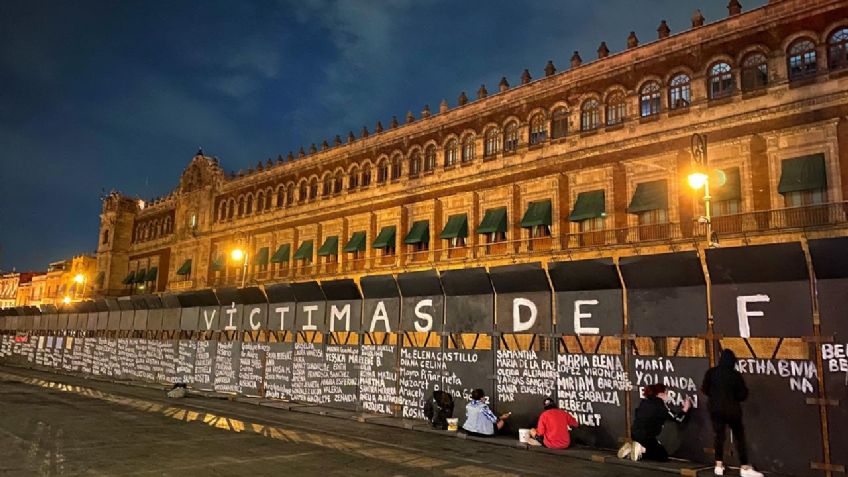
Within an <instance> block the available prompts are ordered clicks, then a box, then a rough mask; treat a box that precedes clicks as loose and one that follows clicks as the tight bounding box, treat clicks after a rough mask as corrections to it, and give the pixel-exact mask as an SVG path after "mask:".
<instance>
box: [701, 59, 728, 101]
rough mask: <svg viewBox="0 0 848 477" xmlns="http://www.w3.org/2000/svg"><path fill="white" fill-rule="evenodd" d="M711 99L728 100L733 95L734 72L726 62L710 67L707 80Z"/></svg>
mask: <svg viewBox="0 0 848 477" xmlns="http://www.w3.org/2000/svg"><path fill="white" fill-rule="evenodd" d="M707 87H708V91H709V93H710V99H719V98H726V97H728V96H730V95H731V94H732V93H733V70H732V69H731V68H730V65H729V64H727V63H724V62H721V63H716V64H714V65H712V66H711V67H710V73H709V76H708V78H707Z"/></svg>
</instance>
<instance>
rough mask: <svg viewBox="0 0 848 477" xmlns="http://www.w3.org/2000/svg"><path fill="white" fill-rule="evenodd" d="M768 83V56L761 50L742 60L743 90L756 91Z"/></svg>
mask: <svg viewBox="0 0 848 477" xmlns="http://www.w3.org/2000/svg"><path fill="white" fill-rule="evenodd" d="M767 85H768V58H766V55H764V54H762V53H760V52H759V51H757V52H754V53H751V54H749V55H748V56H746V57H745V59H744V60H742V91H754V90H757V89H760V88H765V87H766V86H767Z"/></svg>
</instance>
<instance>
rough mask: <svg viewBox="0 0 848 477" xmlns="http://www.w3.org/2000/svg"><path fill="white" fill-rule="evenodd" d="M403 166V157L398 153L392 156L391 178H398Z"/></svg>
mask: <svg viewBox="0 0 848 477" xmlns="http://www.w3.org/2000/svg"><path fill="white" fill-rule="evenodd" d="M402 168H403V158H401V156H400V154H395V156H394V157H392V180H393V181H396V180H398V179H400V172H401V170H402Z"/></svg>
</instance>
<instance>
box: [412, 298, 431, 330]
mask: <svg viewBox="0 0 848 477" xmlns="http://www.w3.org/2000/svg"><path fill="white" fill-rule="evenodd" d="M425 306H430V307H432V306H433V300H431V299H429V298H428V299H426V300H421V301H419V302H418V303H417V304H416V305H415V317H416V318H421V319H422V320H424V321H425V322H426V324H424V325H423V326H422V325H420V324H418V322H417V321H416V322H415V331H417V332H419V333H424V332H427V331H432V329H433V315H431V314H429V313H426V312H424V311H421V308H422V307H425Z"/></svg>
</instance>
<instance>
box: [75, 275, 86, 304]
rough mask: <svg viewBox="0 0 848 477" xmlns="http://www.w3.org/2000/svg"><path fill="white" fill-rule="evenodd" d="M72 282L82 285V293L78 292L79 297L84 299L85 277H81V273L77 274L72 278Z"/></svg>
mask: <svg viewBox="0 0 848 477" xmlns="http://www.w3.org/2000/svg"><path fill="white" fill-rule="evenodd" d="M74 282H76V283H79V284H81V285H82V291H81V292H80V297H81V298H85V282H86V280H85V275H83V274H82V273H77V274H76V276H75V277H74Z"/></svg>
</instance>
